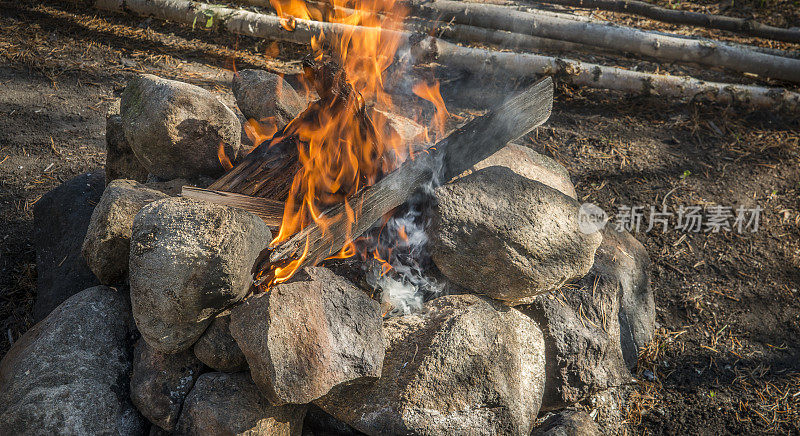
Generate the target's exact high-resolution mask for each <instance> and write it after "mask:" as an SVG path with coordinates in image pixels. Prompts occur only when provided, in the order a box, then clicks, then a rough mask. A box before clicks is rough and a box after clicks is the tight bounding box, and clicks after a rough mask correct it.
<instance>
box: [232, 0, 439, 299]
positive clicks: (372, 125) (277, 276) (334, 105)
mask: <svg viewBox="0 0 800 436" xmlns="http://www.w3.org/2000/svg"><path fill="white" fill-rule="evenodd" d="M270 3H271V4H272V6H273V8H274V9H275V10H276V11H277V13H278V16H279V17H280V18H281V24H282V26H283V27H284V28H285V29H286V30H289V31H292V30H294V28H295V26H296V20H297V19H306V20H317V21H328V22H332V23H341V24H347V25H351V26H358V27H357V28H356V27H350V28H348V29H349V30H344V31H342V32H341V33H340V34H339V33H337V34H336V35H325V34H320V35H319V36H318V37H317V38H314V39H313V41H312V47H313V48H314V50H315V56H314V59H315V60H316V61H317V62H319V63H324V62H323V60H324V59H325V58H324V56H323V53H322V50H321V48H322V47H323V45H325V46H328V47H330V48H331V51H332V54H333V59H335V61H336V62H338V64H339V65H340V66H341V69H342V71H343V73H337V74H335V77H333V78H330V77H327V76H326V77H313V75H314V74H315V73H314V71H310V70H307V71H306V76H307V78H313V79H314V80H313V82H314V83H312V84H311V85H312V86H316V87H317V89H316V90H317V93H318V94H319V95H320V97H322V96H323V95H325V94H326V92H327V93H331V92H333V93H334V94H335V95H333V96H332V97H331V95H328V97H330V98H320V100H318V101H316V102H313V103H312V104H311V106H310V107H309V109H308V110H306V111H305V112H304V113H303V114H301V115H300V116H298V118H295V119H294V120H292V122H290V123H289V125H288V126H286V128H285V129H284V130H283V132H281V134H279V135H276V137H275V138H272V141H273V143H275V142H277V140H280V139H283V138H288V137H290V136H294V137H296V138H297V141H296V142H297V147H298V152H299V153H298V154H299V161H300V163H301V169H300V170H299V171H298V172H297V174H295V177H294V179H293V181H292V186H291V190H290V193H289V196H288V198H287V200H286V203H285V209H284V214H283V220H282V222H281V226H280V229H279V231H278V234H277V235H276V236H275V238H274V239H273V240H272V242H271V245H272V246H275V245H277V244H280V243H282V242H284V241H286V240H288V239H289V238H291V237H292V236H293V235H294V234H296V233H297V232H299V231H300V230H302V229H303V228H305V227H306V226H308V225H309V224H311V223H312V222H314V223H316V224H317V225H318V226H319V227H320V229H322V230H323V232H326V231H328V229H329V228H330V226H331V225H332V224H334V223H337V222H340V221H341V220H346V222H347V223H348V227H347V228H348V230H350V231H351V230H352V229H351V227H350V225H351V224H352V223H353V222H354V221H355V219H356V217H357V215H358V213H359V212H360V211H359V208H358V205H351V204H350V203H349V202H348V197H350V196H351V195H353V194H354V193H355V192H357V191H358V190H359V189H361V188H363V187H364V186H369V185H372V184H373V183H375V182H376V181H377V180H378V179H379V178H380V177H381V176H382V175H383V174H386V173H388V172H389V171H392V170H393V169H394V168H395V167H396V166H397V165H398V164H399V163H400V162H402V160H404V159H405V158H407V157H409V155H410V152H409V149H408V147H404V146H405V144H402V143H401V140H400V137H399V135H397V134H392V133H391V132H392V129H391V128H390V127H389V126H388V122H387V120H386V117H370V116H368V114H369V113H370V110H369V109H368V107H370V108H371V107H375V108H381V109H386V110H391V109H392V108H393V107H394V106H393V103H392V99H391V97H390V96H389V94H388V93H387V92H386V91H385V90H384V74H385V73H386V70H387V68H389V66H390V65H391V64H392V62H393V60H394V57H395V53H396V52H397V50H398V49H399V48H400V44H401V43H402V42H403V41H402V40H401V34H400V33H398V32H396V31H397V30H401V29H402V22H403V19H404V17H405V15H406V11H405V10H404V9H403V8H401V7H399V6H398V4H396V3H395V0H327V1H326V2H325V4H323V5H321V6H319V7H318V6H316V5H317V4H318V3H319V2H314V4H313V5H309V4H307V3H305V2H304V1H302V0H270ZM355 29H358V30H355ZM323 68H324V67H323ZM332 71H335V69H334V70H332ZM343 79H346V80H347V84H348V85H349V86H344V87H341V84H337V83H336V82H337V81H341V80H343ZM322 81H324V82H325V84H324V86H326V87H328V88H330V87H334V88H336V87H341V89H343V90H344V92H341V93H340V92H338V91H339V90H338V89H334V90H332V89H326V88H325V87H322V88H321V87H320V85H321V83H320V82H322ZM303 86H304V87H306V88H307V89H308V86H307V85H306V84H305V83H304V84H303ZM348 88H351V89H352V91H348ZM420 90H421V91H420V92H422V93H423V96H422V98H426V99H428V100H429V101H431V102H432V103H433V104H434V105H435V106H436V108H437V120H436V122H435V123H436V125H438V124H439V123H440V122H441V129H442V131H443V129H444V127H443V126H444V122H443V119H442V120H440V119H439V116H440V115H439V114H440V113H441V114H444V115H441V116H443V117H446V114H447V111H446V109H445V108H444V103H443V102H442V99H441V96H439V95H438V94H439V91H438V83H437V84H436V85H435V86H430V87H428V86H427V85H424V86H423V87H421V88H420ZM415 92H416V91H415ZM307 93H308V91H307ZM440 103H441V109H440V106H439V104H440ZM312 109H313V110H312ZM440 111H441V112H440ZM365 120H366V122H365ZM258 126H259V123H255V122H253V123H250V122H248V124H247V125H246V126H245V129H246V132H247V135H248V136H249V137H251V140H253V143H254V144H256V143H258V144H260V143H261V142H263V141H265V140H266V139H268V136H269V135H268V133H269V130H268V129H262V130H259V129H260V127H258ZM437 129H438V127H437ZM340 203H343V204H344V210H345V212H344V213H342V214H341V215H339V216H327V215H324V214H323V211H324V210H326V209H327V208H328V207H330V206H333V205H335V204H340ZM347 236H348V240H350V241H351V239H352V236H353V235H350V234H348V235H347ZM308 249H309V241H308V240H306V245H305V249H304V252H303V254H302V255H301V257H300V258H298V259H295V260H293V261H291V262H289V263H288V264H286V265H285V266H276V265H274V266H273V267H272V271H271V278H270V282H269V283H268V284H267V286H271V285H272V284H275V283H281V282H283V281H286V280H288V279H289V278H290V277H291V276H292V275H293V274H294V273H295V271H296V270H297V268H298V267H299V265H300V264H301V262H302V260H303V259H304V258H305V257H306V256H307V255H308ZM355 252H356V250H355V247H354V245H353V244H352V241H351V242H348V243H347V244H346V245H345V246H344V247H343V248H342V249H341V250H340V251H339V252H338V253H336V254H335V255H334V256H333V257H350V256H352V255H354V254H355ZM375 254H376V257H377V252H376V253H375ZM316 260H317V261H318V260H322V259H316ZM387 271H388V269H387Z"/></svg>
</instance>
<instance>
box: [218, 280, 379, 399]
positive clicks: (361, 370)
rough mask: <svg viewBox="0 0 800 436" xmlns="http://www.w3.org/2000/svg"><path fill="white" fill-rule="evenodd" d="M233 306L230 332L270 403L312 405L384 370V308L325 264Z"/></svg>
mask: <svg viewBox="0 0 800 436" xmlns="http://www.w3.org/2000/svg"><path fill="white" fill-rule="evenodd" d="M306 272H307V273H308V274H309V276H310V278H309V279H307V280H297V281H294V282H292V283H284V284H280V285H278V286H275V287H274V288H272V289H271V290H270V291H269V292H268V293H265V294H262V295H259V296H257V297H252V298H249V299H248V300H246V301H245V302H244V303H243V304H241V305H239V306H237V307H235V308H234V309H233V310H231V323H230V331H231V334H232V335H233V337H234V339H236V342H237V343H238V344H239V346H240V347H241V349H242V352H244V355H245V357H246V358H247V363H248V364H249V365H250V371H251V375H252V377H253V380H254V381H255V382H256V385H258V387H259V388H260V389H261V391H262V392H263V393H264V395H265V396H266V397H267V398H269V400H270V401H272V403H273V404H285V403H294V404H303V403H309V402H311V401H312V400H315V399H317V398H319V397H321V396H323V395H325V394H327V393H328V391H330V390H331V389H332V388H334V387H336V386H340V385H347V384H354V383H364V382H367V381H372V380H375V379H376V378H377V377H379V376H380V374H381V365H382V364H383V354H384V343H383V336H382V333H381V313H380V305H379V304H378V303H377V302H376V301H374V300H372V299H371V298H370V297H369V296H368V295H367V294H366V293H364V292H363V291H361V290H359V289H357V288H356V287H355V286H353V285H352V284H351V283H350V282H348V281H347V280H345V279H343V278H341V277H338V276H336V275H334V274H333V273H332V272H331V271H330V270H328V269H326V268H322V267H314V268H306Z"/></svg>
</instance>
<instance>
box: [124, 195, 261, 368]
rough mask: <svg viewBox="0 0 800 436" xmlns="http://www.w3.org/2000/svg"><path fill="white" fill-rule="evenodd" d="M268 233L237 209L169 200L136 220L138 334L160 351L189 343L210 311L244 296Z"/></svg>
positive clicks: (133, 267)
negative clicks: (251, 271)
mask: <svg viewBox="0 0 800 436" xmlns="http://www.w3.org/2000/svg"><path fill="white" fill-rule="evenodd" d="M270 239H271V233H270V231H269V228H268V227H267V225H266V224H264V222H263V221H262V220H261V219H260V218H258V217H257V216H255V215H253V214H251V213H249V212H245V211H243V210H240V209H234V208H230V207H226V206H220V205H215V204H211V203H203V202H199V201H193V200H189V199H186V198H167V199H163V200H158V201H154V202H152V203H150V204H148V205H147V206H145V207H144V208H142V209H141V210H140V211H139V213H138V214H136V217H135V218H134V220H133V232H132V237H131V252H130V287H131V303H132V306H133V316H134V319H135V320H136V325H137V326H138V327H139V331H140V332H141V333H142V337H143V338H144V339H145V340H146V341H147V343H148V344H150V346H152V347H153V348H155V349H156V350H158V351H159V352H162V353H166V354H172V353H178V352H181V351H184V350H186V349H188V348H189V347H191V346H192V344H194V343H195V341H197V339H198V338H199V337H200V336H201V335H202V334H203V332H204V331H205V329H206V328H207V327H208V325H209V324H211V322H212V321H213V320H214V317H215V316H216V315H217V314H218V313H220V312H222V311H223V310H225V309H227V308H228V307H230V306H231V305H233V304H234V303H236V302H237V301H239V300H241V299H242V298H243V297H244V296H245V294H246V293H247V291H248V289H249V287H250V284H251V280H252V279H251V275H250V270H251V268H252V267H253V264H254V262H255V260H256V258H257V257H258V254H259V253H260V252H261V250H263V249H264V247H266V244H268V243H269V241H270Z"/></svg>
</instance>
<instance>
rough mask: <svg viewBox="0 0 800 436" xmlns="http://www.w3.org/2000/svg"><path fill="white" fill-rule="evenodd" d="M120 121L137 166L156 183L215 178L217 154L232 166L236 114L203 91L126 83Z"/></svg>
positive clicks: (149, 81) (237, 140)
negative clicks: (160, 181) (160, 179)
mask: <svg viewBox="0 0 800 436" xmlns="http://www.w3.org/2000/svg"><path fill="white" fill-rule="evenodd" d="M120 115H121V117H122V128H123V130H124V132H125V139H126V140H127V142H128V144H129V145H130V147H131V149H133V152H134V153H135V154H136V157H137V158H138V159H139V162H140V163H141V164H142V166H144V167H145V168H147V170H148V171H149V172H150V173H152V174H154V175H155V176H157V177H160V178H162V179H166V180H169V179H175V178H179V177H186V178H192V177H196V176H200V175H206V176H217V175H220V174H222V173H223V172H224V168H223V166H222V164H221V163H220V161H219V157H218V154H217V153H218V151H219V148H220V147H222V148H223V150H224V152H225V154H226V155H227V156H228V158H229V159H230V160H231V161H233V160H235V159H236V158H237V157H238V156H239V151H240V148H241V129H242V125H241V123H240V122H239V119H238V118H237V117H236V114H234V113H233V111H231V110H230V109H229V108H228V107H227V106H225V105H224V104H223V103H222V102H221V101H220V100H219V99H218V98H217V97H216V96H214V95H213V94H211V93H210V92H209V91H206V90H204V89H203V88H200V87H198V86H194V85H190V84H188V83H183V82H177V81H174V80H167V79H162V78H160V77H156V76H152V75H149V74H145V75H141V76H137V77H135V78H133V79H132V80H131V81H130V82H128V86H127V87H126V88H125V91H124V92H123V93H122V101H121V103H120Z"/></svg>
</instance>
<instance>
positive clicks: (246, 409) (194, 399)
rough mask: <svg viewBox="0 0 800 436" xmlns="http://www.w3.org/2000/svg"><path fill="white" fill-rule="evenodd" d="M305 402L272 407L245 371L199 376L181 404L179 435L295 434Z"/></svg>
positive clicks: (280, 435) (260, 435) (296, 434)
mask: <svg viewBox="0 0 800 436" xmlns="http://www.w3.org/2000/svg"><path fill="white" fill-rule="evenodd" d="M305 409H306V406H305V405H286V406H273V405H272V404H270V402H269V401H268V400H267V399H266V398H264V397H263V396H261V394H260V393H259V391H258V388H257V387H256V385H255V384H254V383H253V381H252V380H251V379H250V376H249V375H248V374H247V373H246V372H239V373H235V374H226V373H221V372H209V373H206V374H203V375H201V376H200V378H199V379H198V380H197V382H196V383H195V384H194V388H193V389H192V391H191V392H190V393H189V396H188V397H187V398H186V400H185V401H184V403H183V410H182V411H181V417H180V420H179V421H178V426H177V433H178V434H181V435H198V436H200V435H202V436H216V435H220V436H222V435H248V436H299V435H300V434H301V431H302V427H303V416H304V415H305Z"/></svg>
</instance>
